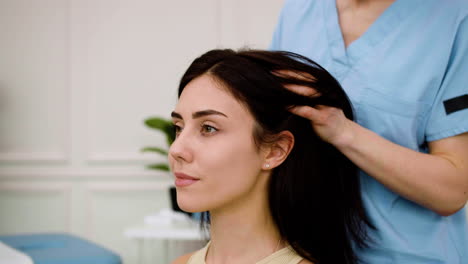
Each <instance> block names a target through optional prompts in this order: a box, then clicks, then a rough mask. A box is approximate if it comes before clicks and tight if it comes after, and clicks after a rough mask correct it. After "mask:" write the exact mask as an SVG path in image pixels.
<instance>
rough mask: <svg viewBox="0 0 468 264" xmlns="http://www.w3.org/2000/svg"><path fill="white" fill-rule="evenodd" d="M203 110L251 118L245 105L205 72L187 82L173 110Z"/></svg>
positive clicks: (188, 111)
mask: <svg viewBox="0 0 468 264" xmlns="http://www.w3.org/2000/svg"><path fill="white" fill-rule="evenodd" d="M205 110H215V111H218V112H221V113H224V114H225V115H226V116H228V117H232V118H246V116H250V117H251V118H252V116H251V114H250V113H249V112H248V110H247V109H246V107H245V106H244V105H243V104H241V103H240V102H239V101H238V100H237V99H236V98H234V96H233V95H232V94H231V93H230V92H229V91H228V89H226V88H225V87H223V86H222V84H221V82H220V81H217V80H215V79H214V78H213V77H211V76H209V75H206V74H204V75H202V76H200V77H197V78H195V79H193V80H192V81H190V82H189V83H188V84H187V86H186V87H185V88H184V90H183V92H182V94H181V95H180V98H179V101H178V103H177V106H176V110H175V111H176V112H178V113H181V114H184V113H183V112H186V113H185V114H190V115H191V114H192V113H193V112H197V111H205Z"/></svg>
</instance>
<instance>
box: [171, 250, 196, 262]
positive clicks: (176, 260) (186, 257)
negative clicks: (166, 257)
mask: <svg viewBox="0 0 468 264" xmlns="http://www.w3.org/2000/svg"><path fill="white" fill-rule="evenodd" d="M195 252H196V251H195ZM195 252H191V253H188V254H185V255H183V256H180V257H178V258H176V259H175V260H174V261H172V263H171V264H186V263H187V262H188V261H189V259H190V257H192V255H193V254H195Z"/></svg>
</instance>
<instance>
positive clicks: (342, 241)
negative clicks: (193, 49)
mask: <svg viewBox="0 0 468 264" xmlns="http://www.w3.org/2000/svg"><path fill="white" fill-rule="evenodd" d="M284 72H287V73H288V74H286V75H285V74H283V73H284ZM291 72H294V73H295V74H294V75H292V74H290V73H291ZM295 85H301V86H303V87H308V88H309V89H310V90H311V91H316V92H317V93H316V95H315V96H314V97H310V98H309V97H304V96H301V95H297V94H296V93H293V92H291V91H289V90H287V89H285V88H284V87H285V86H295ZM318 104H319V105H328V106H333V107H336V108H337V109H342V111H343V112H344V114H345V115H346V116H347V117H348V118H349V119H353V113H352V108H351V105H350V103H349V101H348V98H347V96H346V94H345V93H344V92H343V90H342V89H341V87H340V85H339V84H338V82H336V80H335V79H334V78H333V77H332V76H331V75H330V74H329V73H328V72H327V71H326V70H324V69H323V68H322V67H320V66H319V65H317V64H316V63H314V62H313V61H311V60H308V59H306V58H304V57H302V56H299V55H296V54H293V53H288V52H268V51H239V52H235V51H232V50H213V51H210V52H207V53H205V54H204V55H202V56H201V57H199V58H197V59H196V60H195V61H194V62H193V63H192V65H191V66H190V67H189V68H188V70H187V72H186V73H185V74H184V76H183V77H182V80H181V82H180V86H179V101H178V103H177V106H176V109H175V110H174V112H173V113H172V118H173V123H174V126H175V128H176V135H177V138H176V140H175V142H174V143H173V144H172V146H171V148H170V152H169V160H170V166H171V169H172V171H173V172H174V175H175V177H176V180H175V185H176V187H177V201H178V204H179V206H180V207H181V208H182V209H183V210H185V211H189V212H204V211H208V212H209V217H207V218H206V219H207V220H208V221H209V223H210V238H211V241H210V243H208V245H207V246H206V247H205V248H204V249H202V250H200V251H197V252H196V253H192V254H188V255H186V256H183V257H181V258H179V259H177V260H176V261H175V262H174V263H177V264H178V263H189V264H197V263H208V264H213V263H262V264H266V263H290V264H294V263H316V264H317V263H319V264H320V263H357V258H356V256H355V253H354V250H355V248H361V247H365V246H366V242H367V241H366V235H365V232H364V230H365V228H366V227H368V226H370V223H369V222H368V220H367V218H366V215H365V212H364V210H363V207H362V202H361V197H360V185H359V177H358V174H357V168H356V167H355V166H354V165H353V164H352V163H351V162H350V161H349V160H348V159H347V158H346V157H345V156H344V155H342V154H341V153H340V152H339V151H337V149H335V148H334V147H333V146H332V145H330V144H328V143H326V142H324V141H323V140H321V139H320V138H319V137H318V136H317V135H315V133H314V131H313V128H312V126H311V124H310V122H309V121H308V120H307V119H304V118H301V117H298V116H296V115H294V114H292V113H290V111H289V108H290V107H292V106H299V105H307V106H315V105H318Z"/></svg>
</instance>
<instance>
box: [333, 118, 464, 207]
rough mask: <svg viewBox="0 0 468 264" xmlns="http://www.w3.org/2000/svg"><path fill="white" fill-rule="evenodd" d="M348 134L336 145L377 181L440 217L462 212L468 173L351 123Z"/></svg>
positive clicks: (448, 160) (447, 160) (458, 167)
mask: <svg viewBox="0 0 468 264" xmlns="http://www.w3.org/2000/svg"><path fill="white" fill-rule="evenodd" d="M347 127H348V128H347V132H346V135H345V136H343V138H341V139H340V140H339V142H332V144H334V145H335V146H336V147H337V148H338V149H339V150H340V151H341V152H342V153H343V154H344V155H346V156H347V157H348V158H349V159H350V160H352V161H353V162H354V163H355V164H356V165H357V166H358V167H360V168H361V169H362V170H363V171H365V172H366V173H367V174H369V175H370V176H372V177H374V178H375V179H376V180H377V181H379V182H380V183H382V184H383V185H385V186H386V187H387V188H389V189H390V190H392V191H394V192H396V193H398V194H400V195H401V196H403V197H405V198H407V199H409V200H411V201H413V202H415V203H418V204H420V205H421V206H423V207H426V208H428V209H430V210H432V211H434V212H436V213H438V214H440V215H450V214H453V213H455V212H457V211H458V210H459V209H461V208H462V207H463V206H464V205H465V203H466V201H467V198H468V175H467V174H468V170H467V168H466V167H464V166H456V164H454V163H453V162H451V160H450V159H448V158H446V157H444V156H443V155H436V154H425V153H420V152H417V151H414V150H411V149H408V148H405V147H402V146H400V145H397V144H395V143H393V142H391V141H388V140H386V139H384V138H383V137H381V136H379V135H377V134H376V133H374V132H372V131H370V130H368V129H366V128H364V127H362V126H360V125H358V124H357V123H354V122H352V121H349V123H348V124H347Z"/></svg>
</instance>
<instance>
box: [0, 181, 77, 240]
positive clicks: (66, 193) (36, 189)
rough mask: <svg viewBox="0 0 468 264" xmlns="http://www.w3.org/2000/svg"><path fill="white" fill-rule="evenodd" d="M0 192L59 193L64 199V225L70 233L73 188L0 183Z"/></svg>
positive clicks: (48, 184)
mask: <svg viewBox="0 0 468 264" xmlns="http://www.w3.org/2000/svg"><path fill="white" fill-rule="evenodd" d="M0 191H3V192H4V191H8V192H20V193H35V194H37V193H59V194H61V195H62V196H63V197H64V198H63V199H64V203H65V208H66V209H67V210H66V213H65V219H64V221H65V225H66V229H67V231H68V232H72V218H71V215H72V211H73V205H72V197H71V196H72V192H73V186H72V184H70V183H64V182H50V183H43V182H30V181H28V182H5V181H0Z"/></svg>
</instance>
